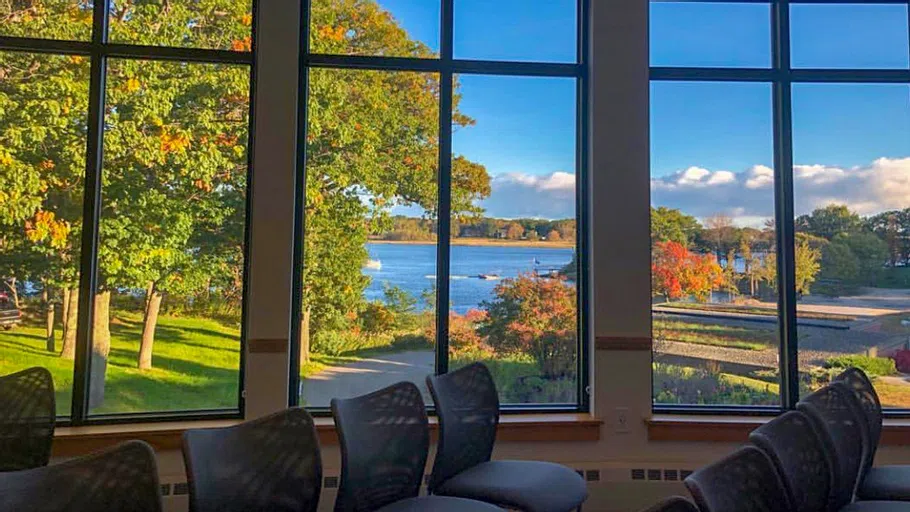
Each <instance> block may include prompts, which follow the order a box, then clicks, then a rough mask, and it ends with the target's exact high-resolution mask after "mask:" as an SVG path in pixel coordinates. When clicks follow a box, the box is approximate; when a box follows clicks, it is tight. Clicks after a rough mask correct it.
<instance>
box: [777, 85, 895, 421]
mask: <svg viewBox="0 0 910 512" xmlns="http://www.w3.org/2000/svg"><path fill="white" fill-rule="evenodd" d="M793 128H794V129H793V145H794V169H793V179H794V193H795V196H796V197H795V207H796V209H795V215H796V216H797V218H796V231H797V244H798V245H797V257H798V260H797V264H796V272H797V275H796V279H797V285H798V290H797V292H798V294H799V302H798V304H797V313H798V317H799V319H798V322H797V326H798V331H799V364H800V377H801V384H802V385H801V391H802V392H803V393H805V392H809V391H812V390H815V389H817V388H818V387H820V386H821V385H823V384H824V383H826V382H828V381H829V380H830V379H831V378H833V377H834V376H836V375H837V374H838V373H840V372H841V371H842V370H843V368H844V367H847V366H858V367H860V368H862V369H863V370H865V371H866V372H867V373H868V374H869V375H870V376H871V377H872V378H873V382H874V384H875V387H876V389H877V391H878V393H879V395H880V397H881V400H882V404H883V405H884V406H885V407H900V408H910V381H908V380H907V379H908V378H910V364H908V362H910V357H908V356H910V350H908V349H910V346H908V340H910V242H908V241H910V236H908V235H910V86H908V85H879V84H798V85H794V86H793ZM800 247H804V248H805V249H804V250H803V254H802V255H801V254H800V252H799V248H800Z"/></svg>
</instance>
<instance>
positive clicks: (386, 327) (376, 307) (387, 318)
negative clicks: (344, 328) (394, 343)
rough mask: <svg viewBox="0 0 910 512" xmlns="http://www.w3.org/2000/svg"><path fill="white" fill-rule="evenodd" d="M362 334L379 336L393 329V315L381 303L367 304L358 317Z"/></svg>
mask: <svg viewBox="0 0 910 512" xmlns="http://www.w3.org/2000/svg"><path fill="white" fill-rule="evenodd" d="M358 318H359V319H360V326H361V328H362V329H363V330H364V332H367V333H370V334H379V333H383V332H388V331H390V330H391V329H392V328H394V327H395V313H394V312H393V311H391V310H390V309H389V308H387V307H386V306H385V304H383V303H381V302H368V303H367V305H366V306H364V308H363V311H361V312H360V315H359V316H358Z"/></svg>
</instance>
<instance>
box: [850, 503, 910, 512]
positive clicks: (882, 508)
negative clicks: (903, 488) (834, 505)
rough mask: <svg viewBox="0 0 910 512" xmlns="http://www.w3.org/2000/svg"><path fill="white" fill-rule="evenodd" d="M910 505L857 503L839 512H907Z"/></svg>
mask: <svg viewBox="0 0 910 512" xmlns="http://www.w3.org/2000/svg"><path fill="white" fill-rule="evenodd" d="M908 510H910V503H906V502H903V501H857V502H855V503H851V504H849V505H847V506H846V507H844V508H842V509H840V510H839V511H838V512H907V511H908Z"/></svg>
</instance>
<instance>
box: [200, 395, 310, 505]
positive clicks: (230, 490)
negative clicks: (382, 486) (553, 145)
mask: <svg viewBox="0 0 910 512" xmlns="http://www.w3.org/2000/svg"><path fill="white" fill-rule="evenodd" d="M183 457H184V460H185V461H186V468H187V476H188V477H189V487H190V510H192V511H194V512H210V511H216V510H217V511H219V512H233V511H237V512H240V511H247V510H249V511H255V510H269V511H272V510H274V511H277V512H280V511H288V512H290V511H297V512H305V511H315V510H316V506H317V505H318V504H319V493H320V490H321V489H322V460H321V458H320V455H319V439H318V437H317V435H316V426H315V425H314V424H313V418H312V417H311V416H310V415H309V414H308V413H307V412H306V411H305V410H303V409H301V408H292V409H287V410H284V411H281V412H279V413H275V414H272V415H269V416H266V417H264V418H260V419H257V420H253V421H248V422H246V423H242V424H240V425H237V426H234V427H229V428H209V429H199V430H189V431H187V432H185V433H184V434H183Z"/></svg>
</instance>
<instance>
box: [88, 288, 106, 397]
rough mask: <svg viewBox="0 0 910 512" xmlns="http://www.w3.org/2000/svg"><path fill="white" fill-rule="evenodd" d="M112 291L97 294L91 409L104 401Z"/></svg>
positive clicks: (93, 335)
mask: <svg viewBox="0 0 910 512" xmlns="http://www.w3.org/2000/svg"><path fill="white" fill-rule="evenodd" d="M110 319H111V292H109V291H103V292H99V293H98V294H96V295H95V314H94V319H93V320H94V321H93V323H92V364H91V375H90V379H91V383H90V384H91V385H90V386H89V389H90V392H89V397H88V406H89V410H91V409H94V408H97V407H99V406H100V405H101V404H102V403H104V384H105V382H104V378H105V375H106V374H107V356H108V354H110V352H111V323H110Z"/></svg>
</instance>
